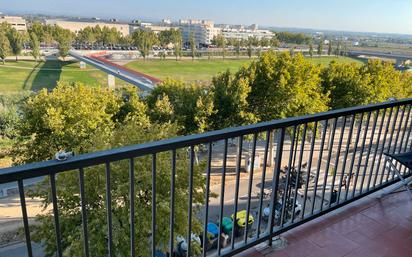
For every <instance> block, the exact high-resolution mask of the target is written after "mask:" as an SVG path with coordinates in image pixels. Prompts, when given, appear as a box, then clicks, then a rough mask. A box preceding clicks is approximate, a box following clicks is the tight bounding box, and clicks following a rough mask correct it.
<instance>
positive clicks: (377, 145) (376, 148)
mask: <svg viewBox="0 0 412 257" xmlns="http://www.w3.org/2000/svg"><path fill="white" fill-rule="evenodd" d="M386 111H387V109H384V110H383V114H382V117H381V122H380V125H379V132H378V138H377V139H376V146H375V152H374V153H373V157H372V158H373V162H372V166H371V172H372V173H374V177H373V183H372V184H373V188H375V187H376V181H377V180H378V176H379V168H378V166H376V167H377V169H376V172H374V171H373V169H374V168H375V163H376V156H377V154H378V152H379V143H380V141H381V135H382V130H383V127H384V122H385V116H386ZM378 158H379V157H378ZM369 188H370V185H368V191H369Z"/></svg>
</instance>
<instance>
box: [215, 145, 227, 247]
mask: <svg viewBox="0 0 412 257" xmlns="http://www.w3.org/2000/svg"><path fill="white" fill-rule="evenodd" d="M224 144H225V145H224V149H223V163H222V180H221V186H220V207H219V235H218V238H217V253H218V255H220V252H221V250H222V249H221V246H222V242H221V239H222V236H221V235H222V233H223V226H222V220H223V211H224V204H225V184H226V163H227V144H228V139H227V138H225V142H224Z"/></svg>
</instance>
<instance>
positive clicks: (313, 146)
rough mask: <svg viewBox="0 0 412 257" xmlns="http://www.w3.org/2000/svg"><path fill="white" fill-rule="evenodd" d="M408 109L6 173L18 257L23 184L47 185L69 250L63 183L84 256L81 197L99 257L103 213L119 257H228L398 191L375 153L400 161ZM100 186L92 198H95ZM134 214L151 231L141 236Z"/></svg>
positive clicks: (170, 142)
mask: <svg viewBox="0 0 412 257" xmlns="http://www.w3.org/2000/svg"><path fill="white" fill-rule="evenodd" d="M411 106H412V99H405V100H399V101H392V102H387V103H381V104H374V105H368V106H363V107H354V108H348V109H342V110H336V111H330V112H325V113H320V114H314V115H308V116H303V117H294V118H288V119H283V120H275V121H270V122H264V123H259V124H254V125H249V126H243V127H236V128H228V129H224V130H219V131H212V132H208V133H204V134H200V135H191V136H185V137H178V138H172V139H167V140H162V141H157V142H150V143H145V144H140V145H132V146H127V147H123V148H118V149H112V150H107V151H101V152H95V153H89V154H83V155H78V156H74V157H72V158H70V159H68V160H66V161H56V160H53V161H46V162H41V163H33V164H27V165H22V166H16V167H11V168H7V169H2V170H0V184H3V183H9V182H17V185H18V189H19V194H20V202H21V209H22V217H23V223H24V231H25V238H26V243H27V251H28V256H32V249H31V239H30V236H31V235H30V227H29V220H28V217H27V209H26V200H25V191H24V186H23V181H24V180H27V179H31V178H36V177H42V176H46V178H47V179H46V180H45V181H47V183H49V185H50V192H51V205H52V214H53V215H52V216H53V221H54V228H55V235H56V236H55V239H56V253H57V255H58V256H62V255H63V252H64V251H65V249H66V247H68V246H67V243H64V242H65V241H66V240H64V237H65V236H67V235H68V234H67V230H68V228H67V224H66V223H64V224H63V225H62V224H61V222H60V221H61V219H65V217H64V216H61V215H60V214H59V211H60V210H61V209H62V207H63V206H62V201H61V199H60V196H59V191H60V190H64V188H63V186H64V183H65V179H66V178H67V177H64V176H67V175H64V174H71V176H76V178H78V180H77V182H76V183H77V186H78V189H79V191H78V192H75V193H76V194H78V195H79V202H78V203H77V204H78V205H76V208H74V210H76V209H78V210H79V211H78V212H77V214H76V215H80V216H81V217H79V220H80V221H81V222H79V223H78V224H77V225H78V226H79V227H81V228H82V237H81V239H82V243H83V250H84V256H90V255H91V253H90V248H91V245H92V244H94V243H95V242H92V241H91V239H90V234H89V231H90V226H92V224H90V220H91V218H90V216H89V214H90V213H92V212H94V211H96V210H95V209H93V208H94V207H92V203H90V202H89V201H88V200H87V199H88V197H89V196H88V193H89V194H90V195H91V194H95V195H98V196H99V197H100V198H101V199H102V203H104V208H105V215H106V217H105V219H106V227H107V231H106V233H105V234H106V235H105V242H104V243H105V244H107V250H105V251H106V253H105V254H106V255H108V256H119V254H121V253H119V250H118V247H120V244H119V243H114V242H113V238H114V237H118V235H119V233H120V232H121V231H120V230H121V228H117V227H116V226H119V225H116V224H117V223H116V224H113V216H114V217H117V216H116V215H117V214H116V213H117V212H115V213H114V211H113V210H117V211H119V210H122V211H124V212H126V213H128V216H129V220H128V222H127V226H123V227H126V230H127V233H121V234H122V235H123V242H122V244H123V245H127V247H128V249H129V250H128V253H127V255H129V256H136V255H138V256H144V255H150V256H155V255H158V254H161V253H163V254H168V255H171V254H170V253H173V256H182V255H184V256H194V255H202V256H232V255H234V254H236V253H239V252H241V251H243V250H245V249H248V248H250V247H252V246H254V245H257V244H259V243H262V242H265V241H266V242H268V243H269V244H272V239H273V237H275V236H277V235H280V234H281V233H283V232H285V231H287V230H290V229H291V228H293V227H296V226H299V225H301V224H303V223H305V222H307V221H309V220H312V219H314V218H316V217H319V216H321V215H323V214H325V213H328V212H330V211H332V210H334V209H337V208H340V207H342V206H344V205H346V204H348V203H350V202H353V201H355V200H357V199H359V198H362V197H364V196H366V195H368V194H370V193H373V192H375V191H377V190H380V189H382V188H384V187H386V186H389V185H391V184H393V183H395V182H397V181H398V180H399V179H398V178H396V177H394V176H393V175H391V174H390V173H389V172H388V171H387V169H385V167H386V163H385V157H384V153H386V152H389V153H397V152H405V151H409V150H410V149H411V147H412V142H411V140H410V139H411V137H410V136H411V128H412V126H411V125H412V124H411V123H412V119H411V118H410V116H411V115H410V114H411ZM246 145H247V147H246ZM258 156H259V158H257V157H258ZM258 160H260V161H259V163H255V162H258ZM272 164H273V165H272ZM245 170H247V171H246V172H245ZM402 172H403V173H404V175H405V176H410V175H411V173H410V171H409V170H402ZM86 173H87V175H86ZM114 174H117V175H119V174H120V175H121V178H120V179H118V176H114ZM125 174H126V175H125ZM77 176H78V177H77ZM90 180H96V182H94V181H92V182H90ZM88 181H89V182H88ZM99 181H100V182H102V183H103V184H102V185H104V186H103V189H102V191H99V192H94V191H93V190H94V189H96V188H97V189H96V190H98V189H99V188H100V187H98V186H96V187H95V188H94V189H93V185H92V184H93V183H95V184H96V185H97V184H99V183H100V182H99ZM59 183H61V184H62V186H59ZM85 183H86V186H85ZM56 185H57V186H56ZM87 185H88V186H89V187H91V188H92V189H90V188H88V187H87ZM165 185H167V186H165ZM66 186H67V185H66ZM122 186H123V187H124V186H126V187H127V188H128V194H127V195H126V196H123V198H122V197H120V196H119V195H118V194H117V193H116V192H118V191H116V190H120V189H119V188H122ZM176 191H177V192H176ZM112 194H114V196H113V195H112ZM90 197H91V196H90ZM165 203H167V204H165ZM165 205H167V206H165ZM182 206H185V208H184V209H182ZM145 213H146V214H147V213H150V216H151V217H150V228H145V227H144V225H142V224H143V223H142V219H143V218H144V215H145ZM182 220H185V222H182ZM177 221H179V222H177ZM136 223H137V224H136ZM219 224H221V225H219ZM123 225H124V224H123ZM213 225H215V226H216V225H217V229H218V232H213V231H212V230H211V229H210V228H211V227H213ZM62 226H63V228H62ZM113 226H115V229H114V230H113ZM136 226H138V229H136V228H137V227H136ZM177 226H178V227H177ZM62 231H66V232H65V233H62ZM119 231H120V232H119ZM182 231H183V232H184V233H183V232H182ZM144 233H146V234H144ZM144 235H148V236H149V238H147V237H144ZM118 241H119V240H118V238H117V239H116V240H115V242H118ZM62 242H63V243H62ZM92 255H93V254H92Z"/></svg>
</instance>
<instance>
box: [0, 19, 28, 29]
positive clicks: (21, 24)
mask: <svg viewBox="0 0 412 257" xmlns="http://www.w3.org/2000/svg"><path fill="white" fill-rule="evenodd" d="M3 22H5V23H7V24H10V25H11V27H12V28H15V29H16V30H17V31H26V30H27V23H26V20H25V19H24V18H23V17H20V16H0V23H3Z"/></svg>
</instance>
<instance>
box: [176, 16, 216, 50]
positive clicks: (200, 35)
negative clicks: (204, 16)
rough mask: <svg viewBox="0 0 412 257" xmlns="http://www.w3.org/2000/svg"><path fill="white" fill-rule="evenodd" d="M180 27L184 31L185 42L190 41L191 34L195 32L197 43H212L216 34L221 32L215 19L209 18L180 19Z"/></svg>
mask: <svg viewBox="0 0 412 257" xmlns="http://www.w3.org/2000/svg"><path fill="white" fill-rule="evenodd" d="M179 28H180V29H181V31H182V37H183V42H184V43H188V42H190V34H191V33H193V34H194V37H195V41H196V45H210V44H211V43H212V40H213V38H214V37H215V36H217V35H219V34H220V33H221V29H220V28H216V27H215V24H214V22H213V21H208V20H180V21H179Z"/></svg>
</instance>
